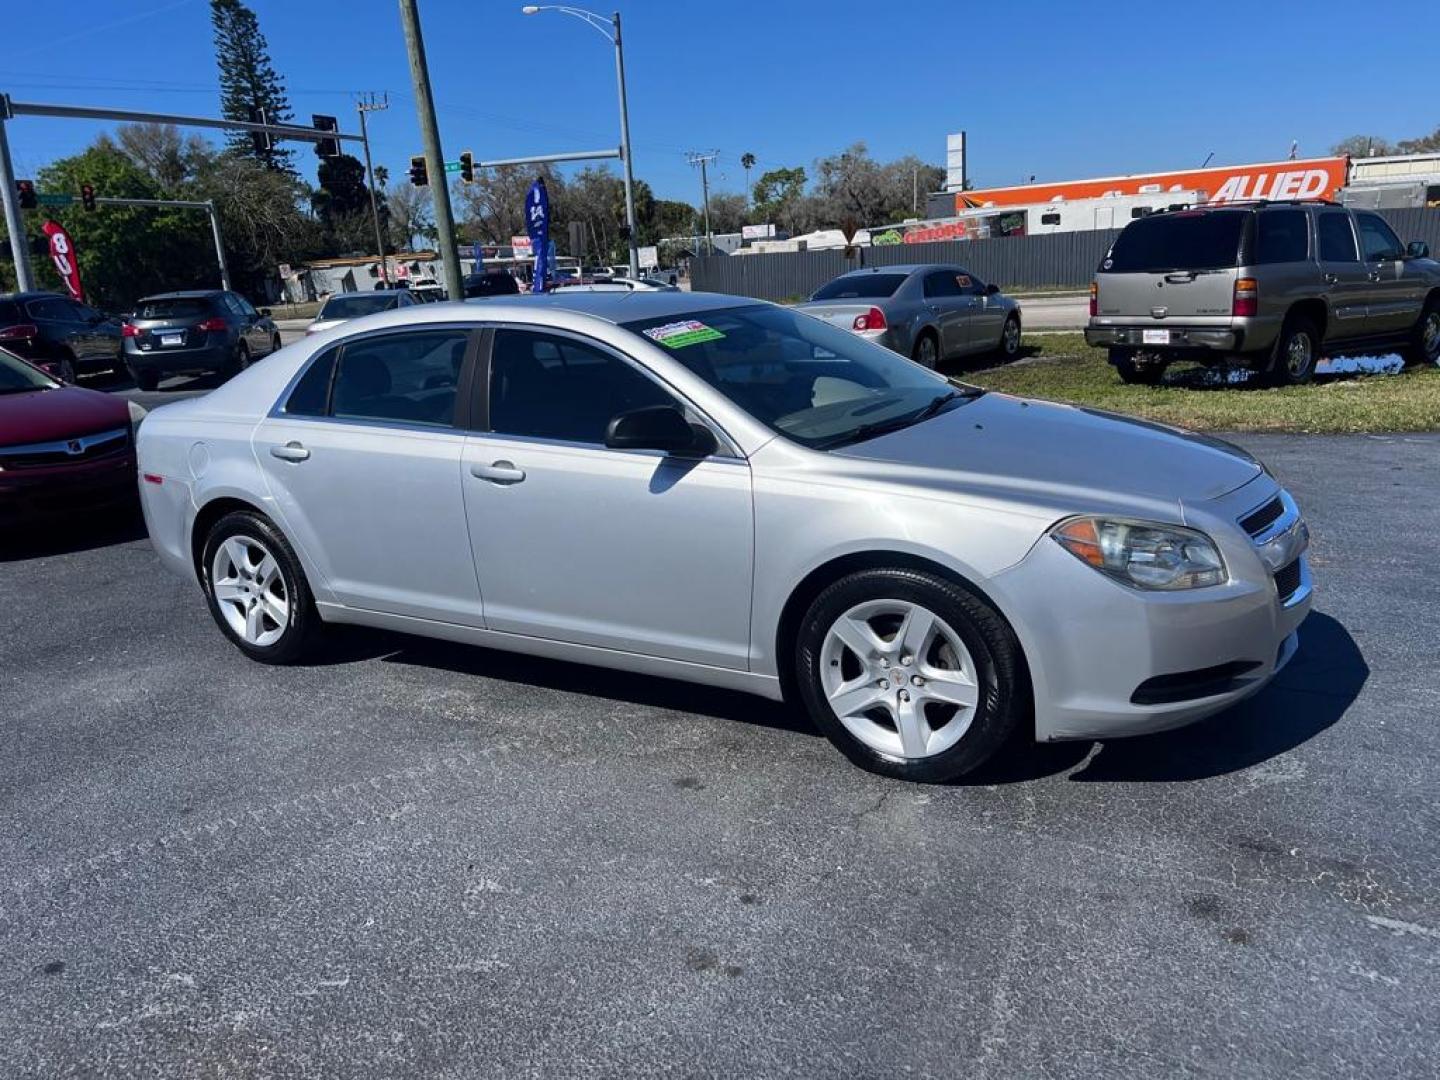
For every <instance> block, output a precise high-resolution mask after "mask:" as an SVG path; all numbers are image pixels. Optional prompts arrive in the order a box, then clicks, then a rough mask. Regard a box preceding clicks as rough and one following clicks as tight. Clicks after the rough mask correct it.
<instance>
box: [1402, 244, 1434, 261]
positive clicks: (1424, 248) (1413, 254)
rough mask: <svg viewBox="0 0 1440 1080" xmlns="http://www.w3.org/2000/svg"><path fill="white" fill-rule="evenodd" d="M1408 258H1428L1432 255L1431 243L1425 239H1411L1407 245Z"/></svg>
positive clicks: (1406, 253)
mask: <svg viewBox="0 0 1440 1080" xmlns="http://www.w3.org/2000/svg"><path fill="white" fill-rule="evenodd" d="M1405 257H1406V258H1407V259H1428V258H1429V257H1430V245H1429V244H1427V243H1425V241H1424V240H1411V241H1410V243H1409V244H1408V245H1406V247H1405Z"/></svg>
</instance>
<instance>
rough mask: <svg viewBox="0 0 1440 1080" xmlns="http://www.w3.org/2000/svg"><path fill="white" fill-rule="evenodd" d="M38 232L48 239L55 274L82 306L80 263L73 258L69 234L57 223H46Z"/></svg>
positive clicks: (72, 244) (73, 247)
mask: <svg viewBox="0 0 1440 1080" xmlns="http://www.w3.org/2000/svg"><path fill="white" fill-rule="evenodd" d="M40 230H41V232H43V233H44V234H45V235H46V236H48V237H49V238H50V261H51V262H53V263H54V264H55V272H56V273H57V274H59V275H60V280H61V281H63V282H64V283H65V288H66V289H68V290H69V291H70V295H71V296H72V297H74V298H75V299H76V300H79V301H80V302H81V303H82V304H83V303H84V302H85V289H84V287H83V286H81V284H80V262H79V260H78V259H76V257H75V245H74V243H72V242H71V240H70V234H69V233H68V232H66V231H65V226H63V225H61V224H60V223H59V222H58V221H47V222H45V224H43V225H41V226H40Z"/></svg>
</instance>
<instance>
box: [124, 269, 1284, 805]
mask: <svg viewBox="0 0 1440 1080" xmlns="http://www.w3.org/2000/svg"><path fill="white" fill-rule="evenodd" d="M138 457H139V471H140V474H141V476H142V480H141V482H140V489H141V492H142V502H143V506H144V510H145V521H146V524H147V526H148V528H149V531H150V537H151V540H152V541H153V543H154V545H155V548H156V551H157V552H158V553H159V554H160V556H161V559H162V561H163V562H164V563H165V564H166V565H167V566H169V567H170V568H172V569H174V570H175V571H176V572H178V573H180V574H182V575H184V576H185V577H187V578H189V579H190V580H191V581H193V582H195V583H196V584H197V585H199V587H200V589H201V590H202V591H203V595H204V598H205V602H206V603H207V604H208V605H209V608H210V612H211V615H212V616H213V618H214V620H215V622H216V624H217V625H218V626H219V628H220V630H221V632H222V633H223V634H224V635H225V636H226V637H227V638H229V640H230V641H231V642H233V643H234V644H235V646H236V647H237V648H238V649H239V650H240V651H241V652H243V653H244V654H245V655H247V656H249V657H251V658H253V659H255V660H258V661H262V662H266V663H289V662H293V661H296V660H298V659H300V658H301V657H302V656H303V655H304V654H305V652H306V650H307V649H308V648H309V646H310V645H311V644H312V642H313V639H314V637H315V634H316V632H317V631H319V630H321V629H322V628H323V626H324V625H326V624H332V623H356V624H362V625H365V626H373V627H382V628H387V629H390V630H396V631H402V632H405V633H413V634H421V635H427V636H432V637H437V638H444V639H447V640H451V641H461V642H471V643H474V644H476V645H483V646H489V647H492V648H497V649H508V650H512V651H515V652H521V653H530V654H533V655H537V656H541V657H545V658H548V659H550V660H554V661H576V662H579V663H584V664H592V665H600V666H605V667H613V668H620V669H624V670H627V671H632V672H640V673H645V674H651V675H662V676H668V677H670V678H675V679H683V680H687V681H690V682H695V683H702V684H705V685H709V686H714V687H728V688H730V689H734V690H743V691H747V692H750V693H755V694H760V695H763V696H766V697H770V698H776V699H781V698H783V699H786V700H789V701H791V702H792V703H793V704H794V705H795V706H796V707H803V708H805V709H806V710H807V711H808V712H809V714H810V716H811V717H812V718H813V719H814V721H815V723H816V724H817V725H818V726H819V727H820V729H821V730H823V731H824V732H825V734H826V735H828V736H829V737H830V739H831V740H832V741H833V742H834V743H835V745H836V746H837V747H838V748H839V749H840V750H841V751H842V752H843V753H845V754H846V755H847V756H848V757H849V758H850V759H851V760H852V761H854V762H856V763H857V764H860V765H862V766H864V767H866V768H869V769H873V770H875V771H877V772H881V773H884V774H886V775H889V776H894V777H900V778H903V779H909V780H923V781H937V780H946V779H949V778H951V777H954V776H957V775H959V774H961V773H964V772H967V771H969V770H971V769H974V768H975V767H976V766H978V765H979V764H980V763H981V762H983V761H985V760H986V759H987V758H988V757H989V756H990V755H991V754H993V753H994V752H995V751H996V749H997V748H999V747H1000V746H1001V745H1003V744H1004V742H1005V741H1006V739H1008V738H1009V737H1010V736H1011V734H1012V733H1019V734H1024V735H1029V736H1033V737H1034V738H1037V739H1041V740H1050V739H1092V738H1109V737H1113V736H1118V735H1127V734H1137V733H1141V732H1150V731H1158V730H1162V729H1164V728H1169V727H1175V726H1177V725H1180V724H1185V723H1188V722H1190V721H1192V720H1196V719H1199V718H1200V717H1203V716H1208V715H1210V714H1212V713H1215V712H1218V711H1219V710H1221V709H1224V708H1226V707H1227V706H1229V705H1231V704H1233V703H1235V702H1237V701H1239V700H1241V699H1242V698H1245V697H1248V696H1249V695H1251V694H1254V693H1256V692H1257V691H1259V690H1260V689H1261V688H1262V687H1264V686H1265V684H1266V683H1267V682H1269V681H1270V679H1271V678H1272V677H1273V676H1274V674H1275V673H1276V672H1277V671H1278V670H1280V668H1281V667H1283V666H1284V665H1285V664H1286V663H1287V662H1289V660H1290V659H1291V657H1292V656H1293V655H1294V654H1295V650H1296V648H1297V643H1298V640H1299V638H1298V628H1299V626H1300V623H1301V622H1302V620H1303V619H1304V618H1305V615H1306V613H1307V612H1308V611H1309V609H1310V602H1311V579H1310V570H1309V566H1308V564H1307V562H1306V558H1305V550H1306V545H1307V542H1308V533H1307V532H1306V527H1305V523H1304V521H1303V520H1301V517H1300V513H1299V510H1298V509H1297V508H1296V506H1295V503H1294V502H1293V501H1292V500H1291V498H1290V496H1289V495H1288V494H1287V493H1286V492H1285V491H1284V490H1283V489H1282V488H1281V487H1280V485H1279V484H1278V483H1277V482H1276V481H1275V479H1274V477H1272V476H1271V475H1270V474H1269V473H1268V472H1267V471H1266V470H1265V469H1263V468H1262V467H1261V465H1260V464H1259V463H1258V462H1257V461H1256V460H1255V459H1254V458H1252V457H1251V456H1250V455H1249V454H1247V453H1245V452H1244V451H1243V450H1240V449H1238V448H1236V447H1233V446H1230V445H1228V444H1226V443H1222V442H1220V441H1218V440H1215V439H1209V438H1205V437H1201V436H1196V435H1189V434H1186V433H1184V432H1180V431H1175V430H1173V429H1167V428H1163V427H1161V426H1160V425H1158V424H1153V423H1146V422H1141V421H1136V420H1130V419H1127V418H1124V417H1120V416H1114V415H1108V414H1105V413H1101V412H1098V411H1096V410H1094V409H1081V408H1075V407H1073V406H1068V405H1058V404H1053V403H1050V402H1044V401H1027V400H1024V399H1022V398H1016V397H1010V396H1008V395H1005V394H997V393H986V392H985V391H983V390H980V389H978V388H976V387H963V386H958V387H957V386H955V385H952V384H951V383H949V382H948V381H947V380H946V379H945V378H943V377H942V376H940V375H937V374H935V373H934V372H932V371H929V370H927V369H925V368H923V367H921V366H920V365H919V364H916V363H913V362H912V361H910V360H908V359H906V358H905V357H902V356H899V355H898V354H896V353H894V352H891V351H890V350H889V349H886V348H883V347H882V346H879V345H875V344H873V343H872V342H869V341H866V340H864V339H862V338H860V337H857V336H856V335H854V334H852V333H850V332H849V331H847V330H845V329H843V328H840V327H836V326H831V325H829V324H828V323H825V322H822V321H820V320H819V319H814V318H811V317H810V316H808V315H804V314H801V313H799V312H796V311H793V310H790V309H787V308H784V307H780V306H777V305H774V304H765V303H760V302H755V301H749V300H742V299H739V298H736V297H732V296H718V295H709V294H691V293H660V292H655V293H633V294H630V295H613V294H611V295H603V294H593V295H586V294H572V295H563V294H562V295H558V296H537V297H532V298H529V299H524V300H521V299H514V300H509V299H504V298H500V297H495V298H492V299H488V300H481V301H474V302H466V303H454V304H436V305H433V306H432V305H427V306H425V307H424V308H421V309H412V310H407V311H392V312H389V313H386V314H384V315H377V316H373V317H370V318H366V319H357V320H356V321H355V322H353V323H351V324H348V325H345V326H342V327H339V328H337V329H335V330H333V331H332V332H331V333H329V334H327V335H325V336H323V337H318V338H312V339H310V340H308V341H306V342H305V343H303V344H300V345H296V346H291V347H290V348H287V349H282V350H281V351H280V352H279V353H277V354H276V355H275V357H274V358H272V359H270V360H267V361H266V362H265V363H264V364H260V365H258V366H255V367H251V368H249V369H248V370H246V371H244V372H242V373H241V374H239V375H237V376H236V377H235V378H233V379H231V380H230V381H229V382H227V383H226V384H225V385H223V386H221V387H220V388H219V389H217V390H215V391H213V392H211V393H210V394H208V395H206V396H205V397H200V398H193V399H190V400H187V401H181V402H177V403H175V404H172V405H166V406H165V407H163V408H160V409H156V410H155V411H153V412H152V413H150V415H149V417H148V418H147V419H146V421H145V423H144V425H143V426H141V428H140V431H139V440H138Z"/></svg>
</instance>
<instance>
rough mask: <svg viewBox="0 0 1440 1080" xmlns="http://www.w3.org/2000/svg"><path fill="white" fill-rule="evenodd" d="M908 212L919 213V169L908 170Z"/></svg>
mask: <svg viewBox="0 0 1440 1080" xmlns="http://www.w3.org/2000/svg"><path fill="white" fill-rule="evenodd" d="M910 213H912V214H919V213H920V170H919V169H911V170H910Z"/></svg>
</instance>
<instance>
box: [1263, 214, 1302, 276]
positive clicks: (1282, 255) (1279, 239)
mask: <svg viewBox="0 0 1440 1080" xmlns="http://www.w3.org/2000/svg"><path fill="white" fill-rule="evenodd" d="M1309 255H1310V222H1309V218H1308V215H1307V214H1306V213H1305V211H1304V210H1267V211H1266V212H1264V213H1262V214H1259V215H1257V220H1256V226H1255V260H1254V261H1255V262H1256V263H1257V264H1265V263H1289V262H1304V261H1305V260H1306V259H1307V258H1308V257H1309Z"/></svg>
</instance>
